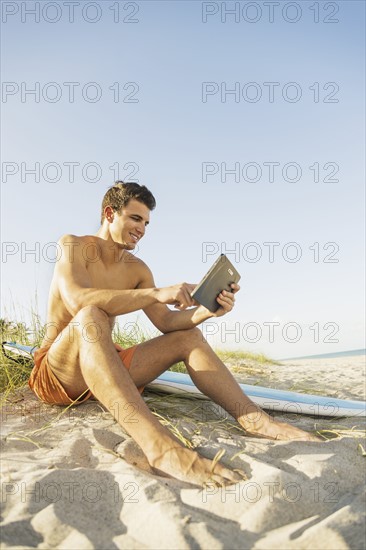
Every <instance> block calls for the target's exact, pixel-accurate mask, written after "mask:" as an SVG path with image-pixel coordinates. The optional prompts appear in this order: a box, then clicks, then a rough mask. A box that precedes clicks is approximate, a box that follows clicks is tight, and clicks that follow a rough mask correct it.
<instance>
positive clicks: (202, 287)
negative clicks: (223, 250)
mask: <svg viewBox="0 0 366 550" xmlns="http://www.w3.org/2000/svg"><path fill="white" fill-rule="evenodd" d="M239 280H240V275H239V273H238V272H237V270H236V269H235V267H234V266H233V264H232V263H231V262H230V261H229V259H228V258H227V256H225V254H221V255H220V256H219V257H218V258H217V260H216V262H215V263H214V264H213V266H212V267H211V269H210V270H209V271H208V272H207V273H206V275H205V276H204V277H203V279H202V281H201V282H200V283H199V284H198V285H197V286H196V288H195V289H194V290H193V292H192V293H191V296H192V298H193V299H194V300H196V302H198V303H199V304H201V305H203V306H205V307H207V309H209V310H210V311H212V312H213V313H214V312H215V311H217V310H218V309H219V307H220V305H219V304H218V302H217V301H216V298H217V297H218V295H219V294H220V292H221V291H222V290H228V291H231V290H232V289H231V286H230V285H231V284H232V283H237V282H238V281H239Z"/></svg>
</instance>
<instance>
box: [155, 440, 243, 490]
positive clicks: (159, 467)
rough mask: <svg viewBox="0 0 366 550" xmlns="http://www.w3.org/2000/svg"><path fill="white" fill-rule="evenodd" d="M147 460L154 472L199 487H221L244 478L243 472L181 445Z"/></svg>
mask: <svg viewBox="0 0 366 550" xmlns="http://www.w3.org/2000/svg"><path fill="white" fill-rule="evenodd" d="M149 462H150V464H151V466H152V467H153V469H154V470H155V471H156V473H160V474H165V475H169V476H172V477H175V478H176V479H180V480H181V481H186V482H188V483H192V484H193V485H198V486H200V487H202V486H204V485H205V484H207V483H213V484H216V485H217V486H222V487H223V486H225V485H231V484H232V483H238V482H239V481H242V480H243V479H246V476H245V474H244V472H241V474H239V473H237V472H234V471H232V470H230V469H228V468H225V466H223V465H222V464H220V463H219V462H216V464H215V463H214V462H213V461H212V460H209V459H207V458H203V457H201V456H200V455H199V454H198V453H197V452H196V451H191V450H190V449H186V448H185V447H182V446H177V447H173V448H170V449H167V450H166V451H165V452H163V453H162V454H161V455H160V456H157V457H156V458H154V459H153V460H149Z"/></svg>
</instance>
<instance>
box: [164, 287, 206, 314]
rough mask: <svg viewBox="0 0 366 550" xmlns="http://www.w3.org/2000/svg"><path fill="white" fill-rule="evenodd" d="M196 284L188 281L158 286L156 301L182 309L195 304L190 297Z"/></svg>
mask: <svg viewBox="0 0 366 550" xmlns="http://www.w3.org/2000/svg"><path fill="white" fill-rule="evenodd" d="M195 287H196V285H191V284H189V283H179V284H177V285H174V286H167V287H165V288H158V289H157V290H158V295H157V298H158V302H160V303H161V304H170V305H174V307H175V308H176V309H180V310H184V309H187V307H191V306H194V305H197V304H196V302H195V301H194V300H193V298H192V297H191V292H192V291H193V289H194V288H195Z"/></svg>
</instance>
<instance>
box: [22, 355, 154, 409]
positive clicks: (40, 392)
mask: <svg viewBox="0 0 366 550" xmlns="http://www.w3.org/2000/svg"><path fill="white" fill-rule="evenodd" d="M114 345H115V347H116V351H117V353H118V355H119V356H120V358H121V360H122V362H123V365H124V366H125V367H126V368H127V369H129V368H130V366H131V361H132V357H133V355H134V353H135V350H136V347H137V346H132V347H130V348H127V349H123V348H121V346H119V345H118V344H114ZM49 349H50V346H47V347H43V348H39V349H38V350H36V351H35V353H34V367H33V369H32V373H31V376H30V378H29V382H28V384H29V387H30V388H31V389H32V390H33V392H34V393H35V394H36V396H37V397H38V398H39V399H40V400H41V401H43V402H44V403H47V404H49V405H70V404H71V403H73V404H75V405H79V404H80V403H83V402H84V401H86V400H87V399H90V398H91V397H93V394H92V392H91V391H90V390H89V389H88V390H86V391H85V392H84V393H83V394H82V395H81V396H80V397H79V398H78V399H76V400H74V399H71V398H70V397H69V396H68V395H67V393H66V391H65V389H64V388H63V386H62V384H61V382H60V381H59V379H58V378H57V376H55V374H54V373H53V372H52V370H51V368H50V366H49V364H48V359H47V354H48V350H49ZM138 390H139V392H140V393H142V392H143V391H144V388H143V387H141V388H138Z"/></svg>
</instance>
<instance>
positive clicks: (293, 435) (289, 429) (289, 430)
mask: <svg viewBox="0 0 366 550" xmlns="http://www.w3.org/2000/svg"><path fill="white" fill-rule="evenodd" d="M241 425H242V427H243V428H244V430H245V432H246V434H247V435H251V436H254V437H261V438H265V439H273V440H275V441H318V442H319V441H321V439H320V438H318V437H316V436H315V435H312V434H310V433H309V432H305V431H304V430H301V429H300V428H296V427H295V426H291V425H290V424H287V423H286V422H279V421H278V420H275V419H274V418H272V417H271V416H269V415H268V414H266V413H265V412H264V411H261V414H260V417H259V419H258V420H256V419H252V421H251V420H250V418H248V417H246V418H243V421H242V422H241Z"/></svg>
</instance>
